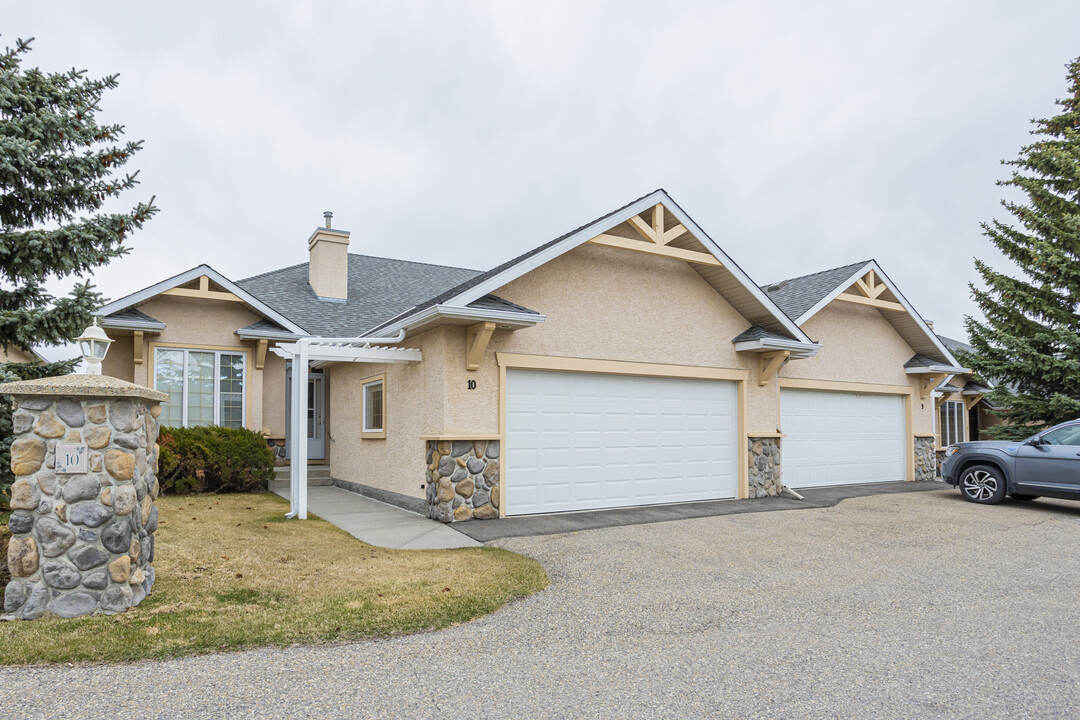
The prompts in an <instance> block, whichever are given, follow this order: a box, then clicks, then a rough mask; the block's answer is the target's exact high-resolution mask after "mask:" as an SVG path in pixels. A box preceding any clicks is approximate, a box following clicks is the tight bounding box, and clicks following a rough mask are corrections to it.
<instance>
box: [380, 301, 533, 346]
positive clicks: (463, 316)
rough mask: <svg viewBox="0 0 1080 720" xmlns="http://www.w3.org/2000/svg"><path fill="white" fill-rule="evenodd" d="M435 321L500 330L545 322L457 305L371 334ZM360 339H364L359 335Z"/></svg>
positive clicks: (441, 307)
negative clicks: (488, 325)
mask: <svg viewBox="0 0 1080 720" xmlns="http://www.w3.org/2000/svg"><path fill="white" fill-rule="evenodd" d="M437 320H468V321H471V322H494V323H496V324H497V325H499V326H504V327H502V328H501V329H504V330H506V329H509V328H526V327H534V326H536V325H539V324H540V323H542V322H544V321H545V320H547V316H546V315H540V314H537V313H524V312H507V311H502V310H488V309H486V308H471V307H461V306H459V305H432V306H431V307H429V308H425V309H423V310H421V311H420V312H418V313H416V314H415V315H408V316H406V317H404V318H402V319H401V320H398V321H397V322H395V323H392V324H390V325H387V326H385V327H382V328H376V329H375V330H372V331H371V332H379V333H386V334H391V333H396V332H398V331H405V332H408V331H409V330H415V329H416V328H418V327H421V326H423V325H428V324H430V323H432V322H435V321H437ZM360 339H366V336H364V335H361V336H360Z"/></svg>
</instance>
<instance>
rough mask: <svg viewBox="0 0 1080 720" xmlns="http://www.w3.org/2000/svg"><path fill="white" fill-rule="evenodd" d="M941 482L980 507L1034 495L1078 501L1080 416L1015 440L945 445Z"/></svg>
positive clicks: (1027, 498) (1024, 498)
mask: <svg viewBox="0 0 1080 720" xmlns="http://www.w3.org/2000/svg"><path fill="white" fill-rule="evenodd" d="M941 476H942V478H943V479H944V480H945V482H947V483H949V484H950V485H953V486H956V487H958V488H960V494H961V495H963V496H964V499H965V500H970V501H971V502H974V503H981V504H983V505H992V504H994V503H999V502H1001V501H1002V500H1004V499H1005V496H1006V495H1009V496H1010V497H1012V498H1013V499H1015V500H1034V499H1035V498H1038V497H1053V498H1064V499H1066V500H1080V419H1078V420H1070V421H1069V422H1065V423H1062V424H1060V425H1055V426H1054V427H1052V428H1050V429H1049V430H1045V431H1043V432H1041V433H1039V434H1038V435H1032V436H1031V437H1029V438H1028V439H1027V440H1022V441H1018V442H1003V441H996V440H995V441H989V440H984V441H979V442H966V443H960V444H959V445H950V446H949V447H948V448H947V449H946V450H945V462H944V463H942V465H941Z"/></svg>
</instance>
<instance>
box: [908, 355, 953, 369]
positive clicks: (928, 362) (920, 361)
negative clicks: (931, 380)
mask: <svg viewBox="0 0 1080 720" xmlns="http://www.w3.org/2000/svg"><path fill="white" fill-rule="evenodd" d="M944 364H945V363H943V362H941V361H940V360H935V359H934V358H932V357H927V356H925V355H923V354H922V353H916V354H915V355H914V356H913V357H912V358H911V359H910V360H908V361H907V362H906V363H904V367H906V368H917V367H934V366H935V365H944Z"/></svg>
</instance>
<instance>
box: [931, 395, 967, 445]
mask: <svg viewBox="0 0 1080 720" xmlns="http://www.w3.org/2000/svg"><path fill="white" fill-rule="evenodd" d="M956 406H960V409H959V410H958V408H957V407H956ZM942 409H944V410H945V425H944V426H942V427H939V428H938V437H939V438H940V440H941V447H943V448H945V447H948V446H950V445H956V444H957V443H962V442H966V440H965V438H964V436H965V435H966V433H967V425H968V418H967V405H965V404H964V402H962V401H960V400H946V401H945V402H943V403H942V404H941V407H939V408H938V417H937V420H938V423H939V424H940V422H941V411H942ZM958 413H959V418H960V426H959V427H957V423H956V418H957V416H958Z"/></svg>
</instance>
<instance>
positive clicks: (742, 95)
mask: <svg viewBox="0 0 1080 720" xmlns="http://www.w3.org/2000/svg"><path fill="white" fill-rule="evenodd" d="M1078 29H1080V3H1076V2H1065V1H1060V2H1045V3H1039V2H1023V3H1017V2H1002V3H989V2H926V3H924V2H905V3H864V2H851V3H836V2H833V3H825V2H814V3H808V2H757V3H678V2H665V3H657V2H650V3H644V2H627V1H626V0H621V1H620V2H610V3H608V2H604V3H601V2H596V3H592V2H585V1H583V0H577V1H576V2H543V3H511V2H488V3H485V2H392V3H391V2H386V3H359V2H349V3H345V2H342V3H333V2H280V3H268V2H267V3H257V4H256V3H240V2H217V3H205V2H185V3H179V2H174V3H147V2H137V3H119V2H110V3H86V2H82V1H80V2H38V3H29V2H21V3H17V4H16V3H8V4H7V7H5V10H4V17H3V23H2V26H0V32H2V33H3V37H2V38H0V43H2V44H4V45H9V44H11V43H12V42H14V40H15V38H16V37H29V36H34V37H36V38H37V39H36V41H35V43H34V48H35V49H34V51H33V52H32V53H31V54H30V56H29V60H28V61H27V64H29V65H38V66H40V67H42V68H45V69H54V70H63V69H67V68H69V67H71V66H78V67H80V68H86V69H87V70H89V71H90V73H92V74H94V75H105V74H108V73H119V74H120V83H121V85H120V88H119V89H118V90H116V91H114V92H112V93H110V94H108V95H107V96H106V98H105V100H104V106H105V113H104V119H106V120H110V121H118V122H122V123H124V124H125V125H126V126H127V129H128V136H129V137H132V138H143V139H145V141H146V145H145V149H144V151H143V152H141V153H140V154H139V155H138V156H137V157H136V158H135V160H134V161H133V163H132V165H133V166H134V167H137V168H139V169H141V171H142V173H141V175H140V177H141V179H142V185H141V186H140V188H138V189H137V190H136V191H134V192H133V193H131V194H130V195H129V196H128V200H129V202H130V203H131V204H133V203H134V202H135V201H136V200H137V199H146V198H148V197H149V196H150V195H156V196H157V204H158V205H159V206H160V208H161V213H160V215H158V216H157V217H156V218H155V219H154V220H152V221H151V222H150V223H149V224H148V225H147V227H146V228H145V229H144V230H143V231H142V232H140V233H138V234H136V235H135V236H133V238H132V241H131V243H130V244H131V246H132V248H133V251H132V253H131V254H130V255H129V256H127V257H126V258H123V259H120V260H118V261H115V262H113V263H112V264H111V265H110V266H109V267H107V268H103V269H101V270H100V271H99V272H98V273H97V274H96V279H95V282H96V284H97V285H98V286H99V287H100V288H101V289H102V291H103V292H105V294H106V295H107V296H109V297H111V298H117V297H121V296H123V295H125V294H127V293H129V292H132V291H134V290H137V289H139V288H141V287H145V286H146V285H148V284H151V283H152V282H156V281H158V280H160V279H163V278H165V277H168V276H170V275H173V274H175V273H176V272H179V271H181V270H184V269H187V268H189V267H192V266H194V265H197V264H199V263H202V262H206V263H209V264H210V265H212V266H213V267H214V268H216V269H217V270H219V271H221V272H223V273H224V274H225V275H227V276H228V277H231V278H233V279H240V278H243V277H247V276H249V275H253V274H256V273H260V272H265V271H267V270H272V269H275V268H278V267H282V266H286V265H291V264H294V263H298V262H304V261H306V259H307V247H306V242H305V241H306V239H307V237H308V235H309V234H310V232H311V230H312V229H313V228H314V227H315V226H316V225H318V224H319V223H320V222H321V219H322V211H323V210H333V211H334V213H335V222H334V224H335V227H339V228H343V229H347V230H351V231H352V246H351V248H350V249H351V251H352V252H358V253H365V254H371V255H380V256H384V257H395V258H404V259H410V260H419V261H424V262H432V263H441V264H449V265H457V266H464V267H472V268H478V269H487V268H489V267H492V266H493V265H495V264H497V263H499V262H501V261H503V260H505V259H508V258H510V257H513V256H515V255H517V254H519V253H521V252H523V251H525V250H528V249H530V248H532V247H534V246H536V245H539V244H540V243H542V242H545V241H547V240H549V239H551V238H553V237H556V236H558V235H561V234H563V233H564V232H566V231H568V230H570V229H573V228H575V227H577V226H579V225H581V224H582V223H584V222H587V221H590V220H592V219H593V218H595V217H596V216H598V215H601V214H603V213H606V212H608V211H609V210H611V209H613V208H615V207H617V206H619V205H622V204H624V203H626V202H627V201H629V200H631V199H634V198H636V197H638V196H640V195H643V194H645V193H647V192H649V191H651V190H653V189H655V188H657V187H663V188H665V189H666V190H667V191H668V192H670V193H671V194H672V196H673V197H674V198H675V199H676V200H677V201H678V202H679V204H680V205H682V207H683V208H684V209H685V210H686V211H687V212H688V213H690V215H691V216H693V217H694V219H695V220H696V221H697V222H698V223H699V224H700V225H701V226H702V227H703V228H704V229H705V230H706V232H708V233H709V234H710V235H711V236H712V237H713V239H715V240H716V241H717V242H718V243H719V244H720V245H721V246H722V247H723V248H724V249H725V250H726V251H727V252H728V253H729V254H730V255H731V256H732V257H733V258H734V259H735V261H736V262H738V263H739V264H740V265H741V266H742V267H743V268H744V269H745V270H746V271H747V272H748V273H749V274H750V276H751V277H752V278H754V280H755V281H757V282H759V283H765V282H770V281H774V280H778V279H781V278H786V277H791V276H795V275H802V274H806V273H810V272H815V271H817V270H822V269H825V268H829V267H834V266H837V265H842V264H846V263H850V262H854V261H856V260H864V259H868V258H871V257H872V258H876V259H877V260H878V261H879V262H880V263H881V265H882V267H883V268H884V269H885V271H886V272H887V273H888V274H889V275H890V277H891V278H892V279H893V280H894V281H895V282H896V283H897V284H898V285H899V287H900V289H901V290H902V291H903V292H904V293H905V294H906V295H907V297H908V299H909V300H910V301H911V302H912V303H913V304H914V305H915V307H916V309H918V310H919V311H920V312H921V313H922V314H923V316H924V317H926V318H927V319H930V320H934V321H936V323H937V329H938V330H939V331H940V332H943V333H945V334H948V335H952V336H954V337H962V336H963V329H962V324H961V323H962V315H963V314H964V313H970V312H972V311H973V310H974V308H973V305H972V304H971V302H970V301H969V299H968V289H967V281H968V280H970V279H973V277H974V269H973V267H972V260H971V258H972V256H973V255H975V254H980V255H982V256H985V257H996V256H995V254H993V253H991V249H990V246H989V244H988V242H987V241H986V239H985V238H983V237H982V235H981V231H980V228H979V222H980V221H986V220H989V219H991V218H992V217H995V216H998V217H1002V218H1004V211H1003V210H1002V209H1001V208H1000V207H999V206H998V201H999V200H1000V198H1001V195H1002V192H1001V189H1000V188H997V187H995V185H994V181H995V180H997V179H1000V178H1004V177H1005V176H1006V168H1003V167H1002V166H1001V165H1000V164H999V161H1000V160H1001V159H1003V158H1012V157H1015V156H1016V153H1017V151H1018V149H1019V148H1020V146H1021V145H1022V144H1024V143H1025V142H1027V141H1028V131H1029V129H1030V124H1029V120H1030V119H1031V118H1033V117H1045V116H1047V115H1048V114H1051V113H1053V112H1054V110H1055V106H1054V104H1053V101H1054V99H1055V98H1057V97H1060V96H1061V95H1063V94H1064V92H1065V70H1064V67H1063V66H1064V64H1065V63H1066V62H1068V61H1069V60H1070V59H1071V58H1073V57H1076V56H1077V55H1080V34H1078V32H1077V31H1078ZM60 287H61V286H60V285H56V289H60Z"/></svg>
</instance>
